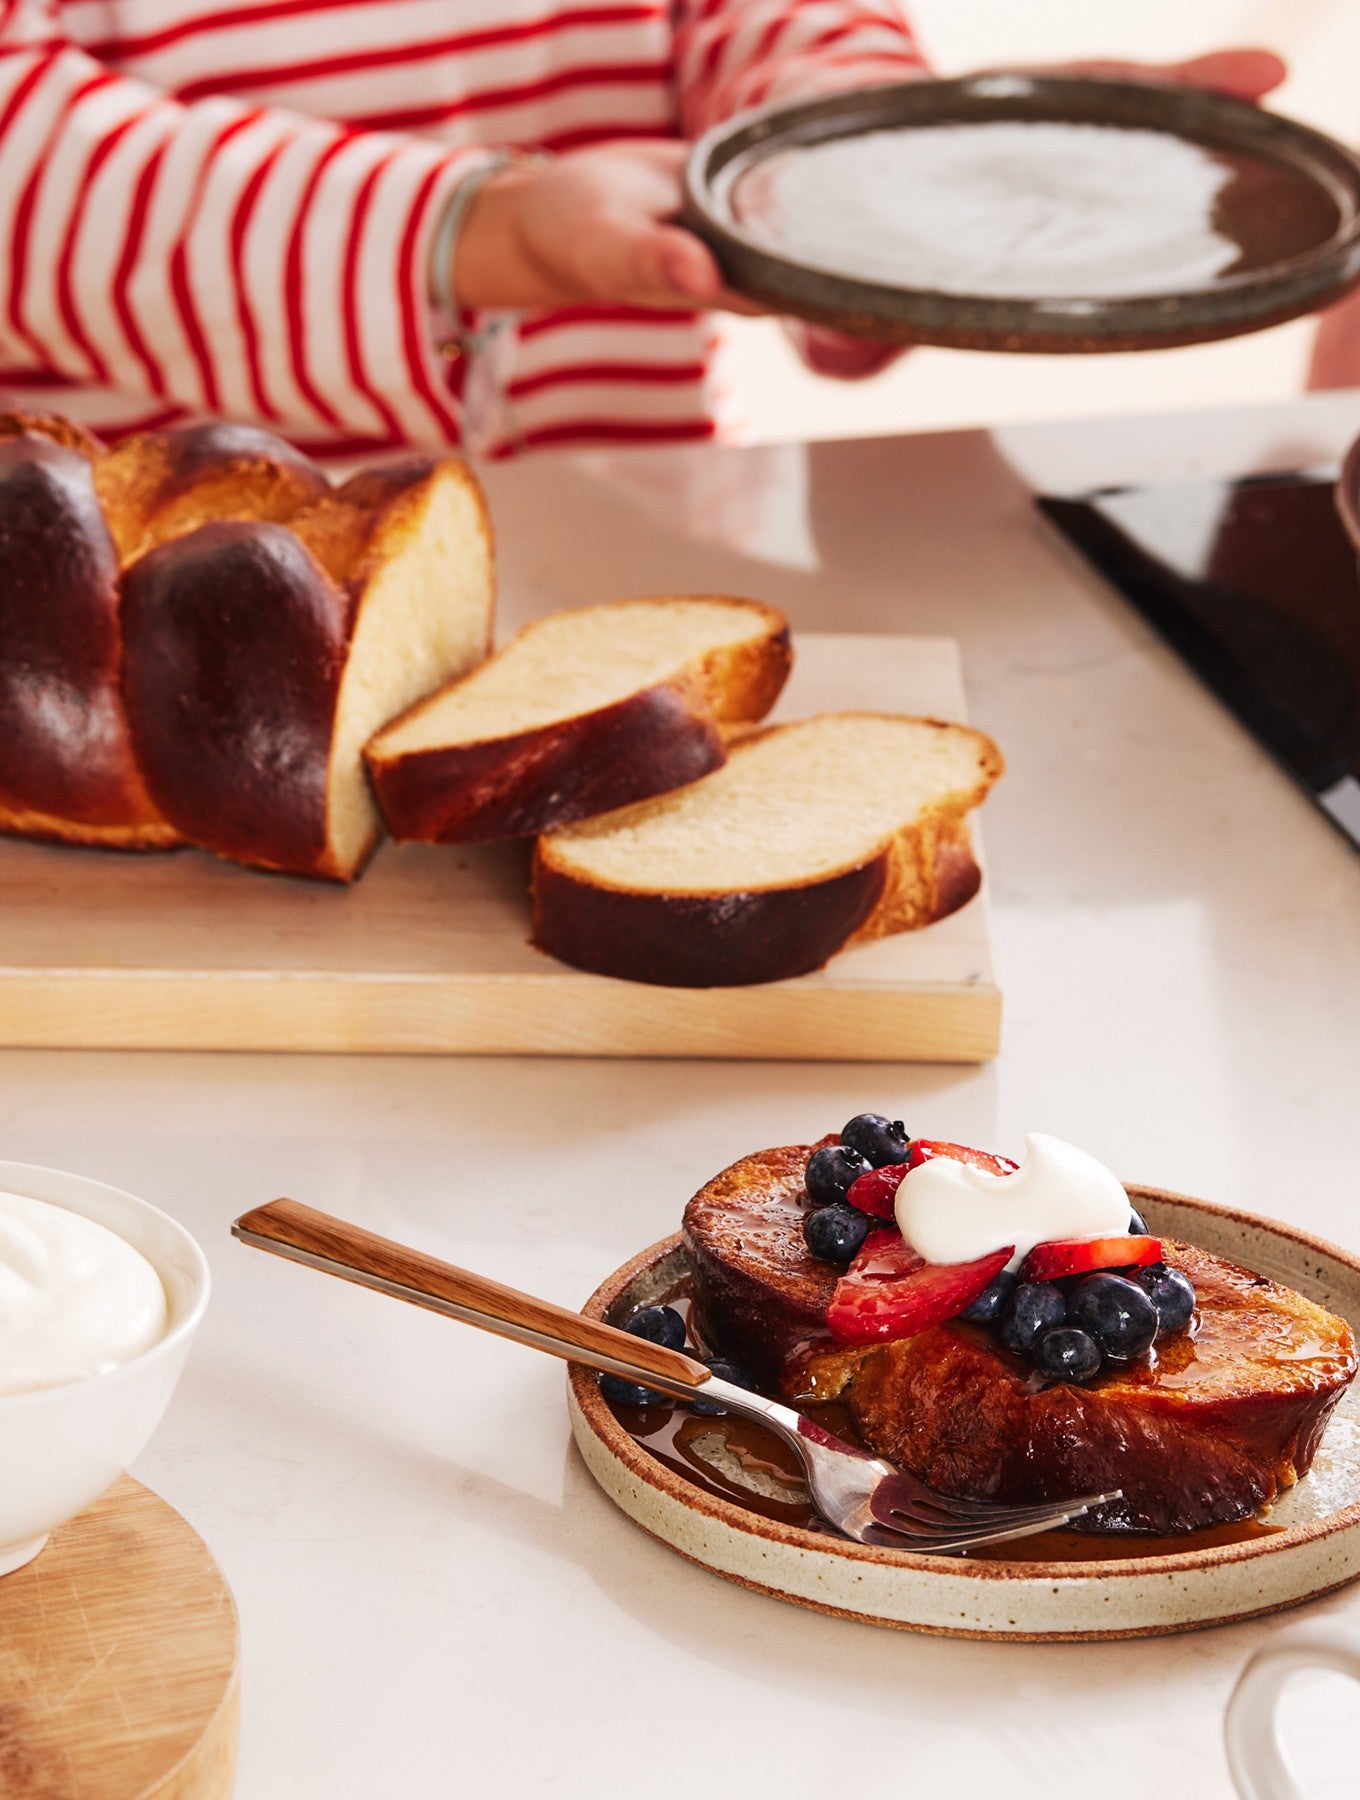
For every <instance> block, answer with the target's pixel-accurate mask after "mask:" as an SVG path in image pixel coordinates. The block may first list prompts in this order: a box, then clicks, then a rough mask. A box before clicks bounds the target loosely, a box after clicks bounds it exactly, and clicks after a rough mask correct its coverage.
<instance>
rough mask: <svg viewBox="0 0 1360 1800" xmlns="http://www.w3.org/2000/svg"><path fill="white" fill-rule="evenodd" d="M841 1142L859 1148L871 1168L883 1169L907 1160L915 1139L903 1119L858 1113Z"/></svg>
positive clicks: (845, 1129) (843, 1132)
mask: <svg viewBox="0 0 1360 1800" xmlns="http://www.w3.org/2000/svg"><path fill="white" fill-rule="evenodd" d="M841 1142H842V1143H843V1144H844V1145H846V1147H847V1148H848V1149H851V1150H858V1151H859V1153H860V1155H861V1156H862V1157H863V1158H864V1160H865V1161H866V1162H867V1163H868V1164H869V1165H870V1167H871V1168H875V1169H881V1168H884V1167H885V1166H886V1165H887V1164H888V1163H901V1162H905V1161H906V1160H907V1148H908V1146H909V1144H910V1143H911V1139H910V1138H909V1137H908V1136H907V1128H906V1126H905V1125H904V1124H903V1123H902V1121H901V1120H900V1119H885V1118H884V1117H883V1114H882V1113H856V1114H855V1116H854V1118H853V1119H851V1121H850V1123H849V1124H848V1125H847V1126H846V1127H845V1128H844V1130H843V1131H842V1132H841Z"/></svg>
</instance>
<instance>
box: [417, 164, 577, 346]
mask: <svg viewBox="0 0 1360 1800" xmlns="http://www.w3.org/2000/svg"><path fill="white" fill-rule="evenodd" d="M547 160H548V159H547V157H546V156H542V155H526V154H525V153H524V152H523V151H518V150H497V151H495V152H493V153H492V154H490V155H489V156H488V157H487V159H486V161H485V162H483V163H481V164H479V165H478V167H477V168H475V169H472V170H470V171H469V172H468V173H467V174H466V175H465V176H464V177H463V179H462V180H461V181H460V182H459V183H458V186H457V187H456V188H455V189H454V191H453V193H452V194H451V195H450V196H449V199H448V203H447V205H446V206H445V208H444V210H443V212H442V213H441V214H440V217H439V223H438V224H437V225H436V226H435V229H434V237H433V239H432V240H431V243H430V289H431V292H432V293H433V295H434V299H435V304H436V306H438V307H439V309H440V311H441V312H443V313H444V314H446V315H447V317H448V318H449V320H450V321H451V326H452V329H451V330H450V332H449V335H448V337H447V338H446V339H445V341H444V343H443V344H441V345H440V350H441V352H442V354H443V355H445V356H448V357H457V356H464V355H475V354H476V353H477V352H478V351H479V350H482V349H485V347H486V345H487V344H489V343H490V342H491V340H492V339H493V338H494V337H496V336H497V335H498V334H499V333H500V332H501V331H503V330H504V329H505V326H506V323H507V320H506V317H505V315H504V314H503V313H498V314H496V315H495V316H494V317H493V318H492V319H491V320H490V321H489V323H488V324H486V325H484V326H482V327H481V328H480V329H474V328H473V327H472V326H470V325H469V324H468V323H467V320H466V317H465V315H464V312H463V308H462V307H461V306H460V305H459V303H458V296H457V294H456V293H455V292H454V287H453V264H454V258H455V256H456V254H457V249H458V234H459V232H460V231H461V230H462V228H463V224H464V222H465V220H466V219H467V215H468V210H469V208H470V207H471V205H472V202H473V201H474V200H475V199H476V198H477V196H478V194H479V193H481V191H482V189H483V187H485V185H486V183H487V182H488V181H490V180H491V179H492V177H493V176H496V175H501V174H503V173H504V172H505V170H506V169H512V168H516V167H518V166H520V165H522V164H524V163H527V162H546V161H547Z"/></svg>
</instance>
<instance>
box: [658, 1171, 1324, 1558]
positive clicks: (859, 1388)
mask: <svg viewBox="0 0 1360 1800" xmlns="http://www.w3.org/2000/svg"><path fill="white" fill-rule="evenodd" d="M813 1148H814V1146H812V1145H792V1146H787V1147H785V1148H782V1149H775V1150H766V1151H760V1152H758V1153H757V1154H755V1155H753V1156H748V1157H744V1158H743V1159H742V1160H741V1161H740V1162H738V1163H735V1164H733V1165H732V1167H731V1168H729V1169H725V1170H724V1171H723V1172H722V1174H720V1175H718V1176H716V1177H715V1178H714V1179H713V1180H712V1181H710V1182H709V1183H708V1184H707V1185H706V1186H705V1187H704V1188H702V1189H701V1190H700V1192H699V1193H698V1194H696V1195H695V1196H694V1198H693V1199H692V1200H691V1201H690V1203H689V1205H688V1206H687V1207H686V1209H685V1218H684V1228H683V1229H684V1240H685V1245H686V1248H687V1250H688V1252H689V1256H690V1260H691V1263H692V1266H693V1271H694V1312H695V1322H696V1327H697V1329H698V1330H699V1331H700V1333H701V1334H702V1336H703V1337H704V1339H705V1341H707V1342H709V1343H711V1344H712V1345H713V1346H715V1347H716V1348H719V1349H721V1350H722V1351H724V1352H725V1353H726V1354H728V1355H730V1356H733V1357H735V1358H737V1359H739V1360H740V1361H742V1362H744V1363H746V1365H747V1366H748V1367H749V1368H750V1369H751V1370H752V1372H753V1373H754V1374H755V1375H756V1376H757V1377H758V1378H759V1379H761V1381H762V1382H763V1383H765V1384H767V1385H768V1386H769V1387H770V1388H771V1389H772V1390H778V1391H780V1392H782V1393H783V1394H785V1395H786V1396H787V1397H789V1398H795V1397H801V1398H803V1399H805V1400H814V1399H815V1400H838V1401H840V1402H841V1403H842V1404H843V1405H845V1406H847V1407H848V1408H849V1411H850V1413H851V1415H852V1416H853V1418H854V1419H855V1421H856V1424H857V1426H858V1428H859V1431H860V1433H861V1435H862V1436H863V1438H864V1441H865V1442H866V1443H867V1444H868V1445H869V1446H870V1447H871V1448H872V1449H874V1450H875V1451H877V1452H878V1453H879V1454H880V1455H882V1456H886V1457H887V1458H888V1459H889V1460H890V1461H892V1462H895V1463H897V1464H899V1465H900V1466H901V1467H903V1468H905V1469H909V1470H911V1471H912V1472H913V1473H914V1474H917V1475H919V1476H920V1477H921V1478H922V1479H923V1480H925V1481H928V1482H929V1483H931V1485H932V1486H934V1487H937V1488H939V1489H941V1490H942V1491H943V1492H945V1493H951V1494H964V1495H970V1496H976V1497H979V1498H986V1499H994V1500H999V1501H1010V1502H1017V1503H1020V1502H1028V1501H1036V1500H1047V1499H1059V1498H1063V1497H1065V1496H1067V1495H1070V1494H1074V1493H1090V1492H1092V1491H1097V1492H1098V1491H1108V1490H1110V1489H1113V1488H1122V1489H1123V1499H1122V1500H1120V1501H1118V1502H1114V1503H1112V1504H1110V1505H1108V1506H1105V1507H1101V1508H1098V1509H1097V1510H1096V1511H1095V1512H1093V1513H1091V1514H1089V1515H1088V1516H1087V1518H1086V1519H1084V1520H1083V1521H1082V1524H1081V1527H1080V1529H1082V1530H1094V1531H1113V1530H1128V1531H1144V1532H1155V1533H1159V1534H1171V1533H1180V1532H1187V1531H1195V1530H1198V1529H1200V1528H1202V1527H1206V1526H1210V1525H1216V1524H1223V1523H1227V1522H1230V1521H1232V1520H1236V1519H1241V1518H1245V1517H1247V1516H1248V1515H1249V1514H1251V1513H1253V1512H1255V1511H1256V1510H1257V1509H1258V1508H1259V1507H1261V1506H1263V1505H1268V1504H1269V1503H1270V1502H1271V1501H1273V1500H1274V1499H1275V1498H1276V1496H1277V1495H1278V1494H1279V1493H1280V1492H1281V1491H1282V1490H1283V1489H1285V1488H1287V1487H1290V1486H1292V1484H1293V1483H1294V1482H1295V1481H1297V1480H1298V1479H1299V1477H1300V1476H1302V1475H1305V1474H1306V1473H1307V1472H1308V1469H1309V1467H1310V1466H1311V1464H1312V1461H1313V1457H1314V1454H1315V1453H1316V1451H1317V1447H1318V1443H1319V1442H1320V1440H1321V1437H1322V1433H1323V1429H1324V1428H1325V1426H1326V1423H1327V1419H1328V1417H1329V1415H1330V1413H1331V1411H1332V1408H1333V1407H1334V1406H1335V1405H1336V1402H1337V1401H1338V1400H1339V1399H1340V1397H1341V1394H1342V1392H1343V1391H1344V1389H1345V1388H1346V1386H1347V1384H1348V1383H1349V1382H1350V1381H1351V1379H1352V1378H1353V1377H1354V1375H1355V1371H1356V1355H1355V1343H1354V1338H1353V1336H1352V1333H1351V1330H1350V1327H1349V1326H1348V1325H1347V1324H1346V1322H1345V1321H1344V1320H1343V1319H1339V1318H1337V1317H1336V1316H1335V1315H1333V1314H1331V1313H1329V1312H1327V1311H1325V1310H1324V1309H1323V1308H1322V1307H1320V1306H1317V1305H1315V1304H1314V1303H1313V1302H1312V1301H1311V1300H1308V1299H1305V1297H1304V1296H1303V1295H1302V1294H1299V1293H1296V1292H1295V1291H1294V1290H1293V1289H1292V1288H1287V1287H1284V1286H1282V1285H1281V1284H1280V1283H1278V1282H1275V1281H1271V1280H1269V1279H1267V1278H1266V1277H1265V1276H1262V1275H1255V1274H1252V1273H1251V1272H1250V1271H1249V1270H1246V1269H1241V1268H1238V1267H1237V1266H1236V1265H1235V1264H1233V1263H1230V1262H1227V1261H1225V1260H1224V1259H1223V1258H1221V1257H1218V1256H1214V1255H1211V1254H1210V1253H1209V1252H1208V1251H1206V1250H1201V1249H1198V1248H1196V1247H1195V1246H1194V1245H1191V1244H1183V1243H1178V1242H1175V1241H1174V1240H1170V1239H1166V1238H1163V1239H1162V1248H1163V1255H1164V1258H1165V1260H1166V1262H1167V1265H1168V1266H1169V1267H1171V1268H1175V1269H1180V1270H1181V1271H1182V1272H1183V1273H1184V1274H1185V1275H1186V1276H1188V1277H1189V1279H1190V1281H1191V1282H1192V1283H1193V1285H1194V1288H1195V1292H1196V1296H1197V1320H1198V1323H1197V1327H1196V1329H1195V1330H1194V1332H1193V1333H1191V1334H1186V1335H1184V1336H1180V1337H1176V1338H1171V1339H1164V1340H1162V1341H1160V1342H1159V1343H1158V1345H1157V1346H1156V1349H1155V1352H1154V1353H1153V1354H1152V1355H1151V1356H1149V1357H1148V1358H1147V1359H1145V1360H1143V1361H1142V1362H1139V1363H1135V1364H1131V1365H1129V1366H1128V1367H1126V1368H1124V1369H1111V1370H1109V1371H1108V1372H1106V1373H1105V1374H1102V1375H1101V1376H1098V1377H1097V1378H1096V1380H1094V1381H1093V1382H1091V1383H1089V1384H1087V1385H1084V1386H1078V1385H1075V1384H1069V1383H1066V1382H1055V1383H1051V1384H1047V1385H1045V1384H1043V1383H1042V1382H1040V1381H1039V1380H1038V1379H1037V1378H1036V1376H1035V1374H1034V1371H1033V1370H1032V1369H1031V1368H1030V1367H1029V1366H1028V1365H1027V1364H1025V1363H1023V1362H1022V1361H1021V1360H1020V1359H1019V1358H1018V1357H1016V1356H1013V1355H1012V1354H1011V1353H1010V1352H1009V1351H1008V1350H1006V1349H1005V1348H1004V1347H1003V1346H1002V1345H1001V1344H1000V1343H999V1342H998V1341H997V1340H996V1339H995V1338H994V1337H993V1336H992V1335H991V1334H990V1333H989V1332H987V1331H986V1330H984V1329H983V1328H982V1327H980V1326H977V1325H972V1324H969V1323H968V1322H966V1321H964V1320H961V1319H955V1320H951V1321H950V1322H949V1323H948V1324H945V1325H938V1326H935V1327H933V1328H932V1329H930V1330H928V1331H923V1332H920V1333H918V1334H917V1335H916V1336H915V1337H910V1338H903V1339H900V1340H898V1341H896V1342H891V1343H886V1344H878V1345H873V1346H870V1347H867V1348H862V1347H856V1348H853V1349H850V1348H845V1347H842V1346H838V1345H836V1344H835V1343H834V1342H833V1341H832V1339H831V1338H830V1336H829V1334H828V1333H827V1331H826V1328H825V1323H824V1321H825V1314H826V1308H827V1305H828V1303H829V1302H830V1299H831V1295H832V1292H833V1290H834V1288H835V1285H836V1280H837V1271H836V1270H835V1269H834V1268H832V1267H831V1266H829V1265H828V1264H826V1263H821V1262H818V1261H817V1260H816V1259H815V1258H814V1257H813V1256H812V1255H811V1254H810V1253H809V1251H808V1250H807V1248H806V1246H805V1245H804V1243H803V1236H802V1223H803V1218H804V1216H805V1214H806V1210H807V1206H808V1201H807V1195H806V1192H805V1190H804V1186H803V1169H804V1166H805V1164H806V1162H807V1158H808V1156H809V1154H810V1153H811V1151H812V1149H813Z"/></svg>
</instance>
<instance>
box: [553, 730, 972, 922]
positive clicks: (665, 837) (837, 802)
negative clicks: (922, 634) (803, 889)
mask: <svg viewBox="0 0 1360 1800" xmlns="http://www.w3.org/2000/svg"><path fill="white" fill-rule="evenodd" d="M1000 770H1001V759H1000V756H999V753H998V752H997V751H996V748H995V746H994V745H993V744H992V743H991V742H990V740H989V739H987V738H986V737H984V736H983V735H982V734H981V733H980V732H975V731H972V730H970V729H968V728H967V727H965V726H944V727H942V726H941V725H940V724H938V723H937V722H936V721H933V720H928V719H912V718H900V717H894V716H892V715H890V714H882V713H829V714H824V715H822V716H821V717H818V718H813V719H807V720H804V721H803V722H801V723H799V724H793V725H783V726H774V727H771V728H770V729H768V730H765V731H761V732H758V733H756V734H754V735H753V736H752V737H750V738H747V739H745V740H744V741H742V742H739V743H737V744H734V745H733V746H732V749H731V754H730V756H729V760H728V761H727V763H726V764H725V765H724V766H723V767H722V768H720V769H717V770H715V771H714V772H713V774H711V775H706V776H705V777H704V778H703V780H702V781H696V782H694V783H693V784H692V785H691V786H689V787H686V788H680V789H677V790H676V791H675V792H673V793H670V794H664V795H661V796H659V797H658V798H656V799H654V800H644V801H640V802H638V803H637V804H636V805H633V806H626V807H620V808H619V809H618V810H617V811H615V812H611V813H602V814H600V815H599V816H597V817H596V818H593V819H585V820H582V821H581V822H580V823H578V824H575V825H567V826H563V827H560V828H559V829H557V830H554V831H551V832H547V833H545V834H544V835H543V837H542V838H540V840H539V855H540V857H541V859H542V861H543V862H544V864H545V865H546V866H548V867H550V868H551V869H552V870H553V871H554V872H555V873H558V874H561V875H564V876H566V877H568V878H569V879H572V880H576V881H579V882H583V883H589V884H591V885H593V886H596V887H603V888H612V889H616V890H619V891H625V892H632V893H645V894H675V895H686V894H695V895H697V894H715V893H753V892H762V891H767V890H771V889H776V888H791V887H798V886H803V885H805V884H807V883H809V882H812V881H819V880H823V879H825V878H827V877H829V876H831V875H834V874H836V873H838V872H840V871H842V870H846V869H851V868H856V867H858V866H860V865H862V864H864V863H867V862H869V861H870V860H871V859H872V858H874V857H876V856H878V855H880V854H881V853H882V852H883V851H884V849H885V848H886V847H887V846H889V845H890V844H891V843H892V842H893V840H894V839H895V838H896V837H897V836H898V835H899V834H900V833H901V832H902V831H903V830H904V828H905V827H907V826H911V825H916V824H918V823H920V822H923V821H926V820H932V819H939V820H945V819H949V818H951V817H952V818H954V819H957V818H959V817H961V815H962V813H963V812H964V811H965V810H967V809H968V808H969V807H971V806H975V805H977V804H978V802H979V801H980V800H981V799H982V798H983V797H984V796H985V794H986V792H987V790H988V788H989V787H990V786H991V785H992V782H993V781H994V780H995V779H996V777H997V775H999V773H1000Z"/></svg>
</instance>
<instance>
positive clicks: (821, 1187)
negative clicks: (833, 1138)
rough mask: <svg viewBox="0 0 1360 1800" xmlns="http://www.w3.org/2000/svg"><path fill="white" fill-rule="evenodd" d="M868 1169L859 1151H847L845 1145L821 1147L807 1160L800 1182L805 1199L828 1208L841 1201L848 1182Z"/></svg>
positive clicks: (847, 1189) (845, 1192) (824, 1145)
mask: <svg viewBox="0 0 1360 1800" xmlns="http://www.w3.org/2000/svg"><path fill="white" fill-rule="evenodd" d="M868 1169H869V1164H868V1162H867V1161H866V1160H865V1159H864V1157H862V1156H861V1155H860V1153H859V1151H858V1150H848V1149H847V1148H846V1147H845V1145H844V1144H823V1145H822V1147H821V1149H820V1150H814V1151H813V1152H812V1155H811V1156H810V1157H809V1158H808V1161H807V1170H806V1172H805V1173H804V1176H803V1180H804V1181H805V1182H806V1183H807V1191H808V1197H809V1198H810V1199H811V1201H812V1203H813V1205H814V1206H830V1205H831V1204H832V1202H833V1201H836V1200H844V1198H845V1196H846V1194H847V1193H848V1192H849V1190H850V1184H851V1182H853V1181H855V1180H857V1179H858V1177H859V1176H861V1175H864V1174H867V1173H868Z"/></svg>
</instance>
